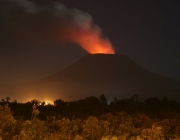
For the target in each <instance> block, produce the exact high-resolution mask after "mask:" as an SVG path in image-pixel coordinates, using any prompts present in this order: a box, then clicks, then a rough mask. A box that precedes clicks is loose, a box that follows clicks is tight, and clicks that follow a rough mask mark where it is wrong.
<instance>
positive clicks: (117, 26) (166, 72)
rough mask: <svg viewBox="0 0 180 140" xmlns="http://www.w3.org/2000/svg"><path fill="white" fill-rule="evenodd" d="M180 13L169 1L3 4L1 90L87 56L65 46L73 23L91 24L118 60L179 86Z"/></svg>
mask: <svg viewBox="0 0 180 140" xmlns="http://www.w3.org/2000/svg"><path fill="white" fill-rule="evenodd" d="M63 5H64V6H63ZM179 9H180V2H179V3H178V2H176V3H175V2H169V1H167V2H166V1H163V2H153V1H150V2H147V1H146V2H144V1H143V0H137V1H134V2H132V1H126V0H111V1H110V0H97V1H92V0H77V1H74V0H31V1H28V0H0V84H16V83H21V82H26V81H30V80H35V79H39V78H43V77H46V76H48V75H52V74H54V73H57V72H59V71H60V70H62V69H63V68H65V67H67V66H69V65H70V64H72V63H74V62H75V61H77V60H78V59H80V58H82V57H84V56H85V55H87V54H88V53H87V52H86V51H85V50H84V49H82V48H81V47H80V45H78V44H77V43H73V42H70V41H66V40H67V37H66V36H68V34H66V32H65V31H64V30H65V29H66V28H67V27H71V26H74V21H75V22H77V24H78V25H79V24H80V25H81V22H82V21H83V22H85V23H91V24H90V26H91V25H92V26H93V27H92V29H93V30H95V32H96V31H97V30H98V31H99V32H102V34H101V33H99V35H101V37H102V38H103V39H105V40H108V39H109V40H110V42H111V44H112V46H113V47H114V48H115V52H116V54H121V55H126V56H128V57H129V58H130V59H132V60H133V61H135V62H136V63H138V64H139V65H141V66H142V67H144V68H146V69H148V70H150V71H152V72H154V73H157V74H160V75H162V76H166V77H170V78H173V79H177V80H180V73H179V71H180V26H179V25H180V10H179ZM78 20H79V21H78ZM79 22H80V23H79ZM64 25H68V26H66V27H65V28H64ZM83 26H84V24H83ZM87 27H89V25H87ZM80 28H81V27H80ZM85 28H86V26H85ZM100 28H101V31H100ZM73 29H74V28H73ZM76 29H77V33H78V34H79V33H82V32H83V30H80V31H79V27H76ZM69 30H71V28H70V29H69ZM75 31H76V30H75ZM93 33H94V32H93ZM82 35H83V34H82ZM107 38H108V39H107ZM71 40H72V39H71Z"/></svg>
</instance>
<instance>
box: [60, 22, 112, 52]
mask: <svg viewBox="0 0 180 140" xmlns="http://www.w3.org/2000/svg"><path fill="white" fill-rule="evenodd" d="M59 33H60V34H59V35H58V37H59V38H60V40H61V41H62V40H63V41H72V42H75V43H77V44H79V45H80V46H81V47H82V48H83V49H84V50H86V51H87V52H88V53H90V54H96V53H104V54H115V50H114V48H113V46H112V44H111V42H110V41H109V40H108V39H107V38H104V37H102V36H101V31H100V29H99V28H91V27H89V26H87V27H86V28H85V29H84V28H82V29H81V28H77V27H74V26H73V25H66V26H64V30H62V29H61V30H60V31H59Z"/></svg>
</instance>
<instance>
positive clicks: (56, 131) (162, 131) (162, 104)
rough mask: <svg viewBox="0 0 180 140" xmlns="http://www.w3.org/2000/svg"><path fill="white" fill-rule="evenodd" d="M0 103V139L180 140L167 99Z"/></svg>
mask: <svg viewBox="0 0 180 140" xmlns="http://www.w3.org/2000/svg"><path fill="white" fill-rule="evenodd" d="M0 104H1V106H0V140H1V139H2V140H11V139H12V140H25V139H26V140H51V139H52V140H59V139H61V140H180V104H179V103H177V102H176V101H175V100H169V99H167V98H163V99H162V100H160V99H158V98H149V99H147V100H146V101H145V102H141V101H138V97H137V95H134V96H132V97H131V98H129V99H122V100H120V99H117V98H115V99H114V101H112V102H111V103H109V104H108V102H107V99H106V97H105V96H104V95H101V96H100V97H99V98H97V97H87V98H85V99H82V100H78V101H72V102H66V101H63V100H62V99H57V100H55V101H54V105H51V104H49V105H45V103H44V102H40V101H38V100H32V101H29V102H27V103H24V104H22V103H18V102H16V101H14V102H10V98H8V100H3V101H1V102H0Z"/></svg>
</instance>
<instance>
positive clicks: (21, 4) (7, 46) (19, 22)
mask: <svg viewBox="0 0 180 140" xmlns="http://www.w3.org/2000/svg"><path fill="white" fill-rule="evenodd" d="M0 21H1V22H0V30H1V32H0V46H1V52H3V51H9V50H16V48H18V47H24V46H26V47H27V46H40V45H42V44H47V43H59V42H71V41H72V42H75V43H77V44H79V45H81V46H82V48H83V49H85V50H86V51H88V52H90V53H93V51H94V52H96V51H98V50H97V49H95V48H98V47H99V46H101V47H102V48H101V49H103V48H105V50H106V51H105V53H108V52H110V53H114V48H113V47H112V45H111V43H110V42H109V40H108V39H107V38H104V37H102V33H101V29H100V28H99V27H98V26H97V25H96V24H94V23H93V20H92V17H91V16H90V15H89V14H88V13H85V12H83V11H80V10H77V9H68V8H67V7H66V6H64V5H63V4H61V3H59V2H54V3H53V4H51V5H46V6H38V5H37V4H36V3H34V2H31V1H28V0H0ZM87 42H91V44H90V45H89V44H87ZM94 44H97V45H95V46H94V47H95V48H92V47H93V45H94ZM101 51H102V50H100V49H99V52H101ZM102 52H103V51H102Z"/></svg>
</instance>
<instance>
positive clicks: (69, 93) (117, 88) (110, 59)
mask: <svg viewBox="0 0 180 140" xmlns="http://www.w3.org/2000/svg"><path fill="white" fill-rule="evenodd" d="M1 91H2V90H1ZM3 92H9V93H12V95H13V94H14V95H16V97H17V98H16V97H14V98H16V99H18V98H21V99H26V100H27V97H28V99H32V98H38V99H40V100H47V99H51V100H54V99H59V98H60V99H64V100H77V99H81V98H84V97H87V96H99V95H101V94H104V95H105V96H107V98H108V99H110V100H112V99H113V98H114V97H117V98H120V99H121V98H129V97H131V96H132V95H133V94H138V95H139V98H140V99H145V98H148V97H154V96H155V97H159V98H163V97H165V96H166V97H168V98H172V99H177V98H179V95H180V82H179V81H176V80H172V79H170V78H167V77H163V76H160V75H157V74H154V73H152V72H150V71H148V70H146V69H144V68H142V67H141V66H139V65H138V64H136V63H135V62H134V61H132V60H130V59H129V58H128V57H126V56H123V55H118V54H115V55H110V54H93V55H87V56H85V57H84V58H82V59H80V60H79V61H77V62H76V63H74V64H72V65H71V66H69V67H67V68H66V69H64V70H62V71H60V72H59V73H57V74H54V75H52V76H49V77H46V78H44V79H41V80H37V81H32V82H27V83H22V84H19V85H15V86H12V87H8V88H7V87H4V88H3ZM20 96H21V97H20Z"/></svg>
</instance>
